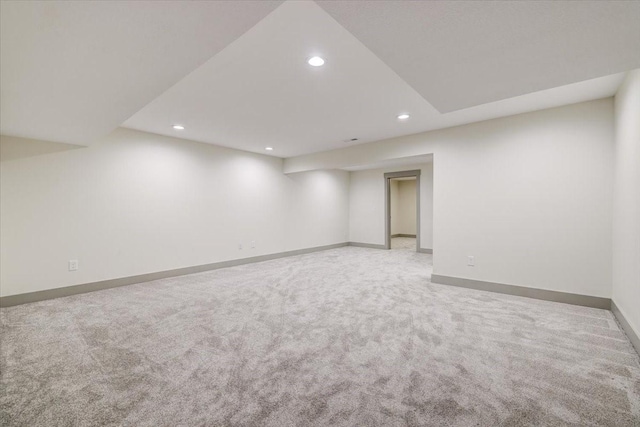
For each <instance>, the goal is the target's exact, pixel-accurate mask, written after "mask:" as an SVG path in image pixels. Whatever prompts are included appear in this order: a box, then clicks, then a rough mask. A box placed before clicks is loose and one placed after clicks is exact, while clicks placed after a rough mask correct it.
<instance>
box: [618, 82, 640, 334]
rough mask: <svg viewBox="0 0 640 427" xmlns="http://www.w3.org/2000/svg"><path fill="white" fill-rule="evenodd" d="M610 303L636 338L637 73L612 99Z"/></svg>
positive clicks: (639, 248) (639, 298)
mask: <svg viewBox="0 0 640 427" xmlns="http://www.w3.org/2000/svg"><path fill="white" fill-rule="evenodd" d="M615 129H616V132H615V135H616V138H615V161H614V190H613V194H614V196H613V289H612V299H613V301H614V302H615V303H616V305H617V306H618V308H619V309H620V311H621V312H622V314H623V315H624V316H625V318H626V319H627V321H628V322H629V324H630V325H631V327H632V328H634V330H635V333H636V335H637V336H640V70H635V71H632V72H630V73H629V74H628V76H627V78H626V80H625V82H624V83H623V85H622V86H621V87H620V90H619V91H618V93H617V95H616V97H615Z"/></svg>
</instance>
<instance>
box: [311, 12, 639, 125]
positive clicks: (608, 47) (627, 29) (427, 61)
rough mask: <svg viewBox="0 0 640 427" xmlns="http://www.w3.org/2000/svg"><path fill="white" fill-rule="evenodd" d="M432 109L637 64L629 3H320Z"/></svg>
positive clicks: (635, 20) (635, 24) (635, 26)
mask: <svg viewBox="0 0 640 427" xmlns="http://www.w3.org/2000/svg"><path fill="white" fill-rule="evenodd" d="M318 3H319V4H320V6H321V7H322V8H323V9H324V10H326V11H327V12H328V13H329V14H330V15H331V16H333V17H334V18H335V19H336V20H337V21H338V22H339V23H340V24H341V25H342V26H344V27H345V28H346V29H347V30H349V32H351V34H353V35H354V36H355V37H357V38H358V39H359V40H360V41H361V42H362V43H364V44H365V45H366V46H367V48H369V49H370V50H371V51H372V52H373V53H374V54H376V55H377V56H378V57H379V58H381V59H382V60H383V61H384V62H385V63H386V64H387V65H389V66H390V67H391V68H392V69H393V70H394V71H395V72H396V73H398V75H399V76H401V77H402V78H403V79H404V80H405V81H406V82H407V83H408V84H409V85H411V87H413V88H414V89H415V90H416V91H418V93H420V94H421V95H422V96H423V97H424V98H425V99H426V100H428V101H429V102H430V103H431V105H433V106H434V107H435V108H436V109H437V110H438V111H439V112H441V113H448V112H451V111H456V110H461V109H463V108H468V107H473V106H476V105H481V104H486V103H489V102H494V101H499V100H501V99H506V98H512V97H514V96H519V95H524V94H527V93H531V92H535V91H539V90H544V89H550V88H553V87H557V86H562V85H566V84H570V83H575V82H579V81H583V80H588V79H593V78H596V77H601V76H605V75H609V74H614V73H619V72H622V71H627V70H630V69H634V68H638V67H640V2H637V1H551V2H549V1H513V2H510V1H506V2H503V1H408V2H403V3H402V5H399V4H398V2H397V1H370V2H367V3H366V7H363V6H362V4H361V3H360V2H350V1H318Z"/></svg>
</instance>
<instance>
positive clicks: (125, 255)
mask: <svg viewBox="0 0 640 427" xmlns="http://www.w3.org/2000/svg"><path fill="white" fill-rule="evenodd" d="M3 143H4V142H3ZM9 143H11V142H9ZM32 154H33V153H32ZM0 174H1V176H0V200H1V203H0V206H1V208H0V209H1V210H0V239H1V240H0V246H1V248H2V253H1V257H0V263H1V267H2V268H1V279H0V280H1V282H0V289H1V295H3V296H7V295H14V294H20V293H25V292H32V291H39V290H44V289H51V288H57V287H62V286H69V285H75V284H81V283H87V282H93V281H99V280H106V279H113V278H118V277H126V276H132V275H137V274H144V273H150V272H158V271H164V270H171V269H175V268H181V267H188V266H194V265H201V264H208V263H213V262H218V261H226V260H231V259H238V258H246V257H251V256H257V255H264V254H271V253H277V252H282V251H288V250H294V249H300V248H310V247H315V246H320V245H326V244H333V243H342V242H345V241H347V237H348V236H347V234H348V232H347V226H348V208H349V204H348V198H349V194H348V192H349V173H348V172H344V171H313V172H308V173H300V174H293V175H284V174H283V173H282V159H279V158H275V157H269V156H264V155H258V154H252V153H247V152H242V151H236V150H231V149H226V148H221V147H216V146H212V145H208V144H201V143H196V142H191V141H185V140H181V139H175V138H168V137H163V136H159V135H153V134H148V133H143V132H136V131H132V130H127V129H118V130H116V131H115V132H114V133H113V134H111V135H110V136H108V137H107V138H105V139H104V140H102V141H100V142H99V143H96V144H94V145H92V146H91V147H86V148H79V149H72V150H67V151H60V152H56V153H49V154H45V155H39V156H30V157H21V158H16V157H15V156H14V157H12V158H10V159H6V160H4V161H2V162H1V163H0ZM251 242H255V248H253V249H252V248H251ZM239 244H242V246H243V247H242V249H239ZM71 259H78V260H79V265H80V269H79V270H78V271H76V272H69V271H68V264H67V263H68V260H71Z"/></svg>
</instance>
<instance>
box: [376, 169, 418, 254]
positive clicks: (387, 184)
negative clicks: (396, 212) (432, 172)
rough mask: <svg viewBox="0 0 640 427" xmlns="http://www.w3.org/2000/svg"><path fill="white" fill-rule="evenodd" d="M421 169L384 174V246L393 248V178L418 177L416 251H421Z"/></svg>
mask: <svg viewBox="0 0 640 427" xmlns="http://www.w3.org/2000/svg"><path fill="white" fill-rule="evenodd" d="M421 172H422V171H421V170H420V169H416V170H410V171H401V172H387V173H385V174H384V248H385V249H391V180H392V179H393V178H407V177H411V176H415V177H416V252H420V173H421Z"/></svg>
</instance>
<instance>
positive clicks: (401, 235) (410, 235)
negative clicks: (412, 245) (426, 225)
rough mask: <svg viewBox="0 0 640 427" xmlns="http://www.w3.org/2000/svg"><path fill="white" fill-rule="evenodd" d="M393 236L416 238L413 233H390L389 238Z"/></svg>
mask: <svg viewBox="0 0 640 427" xmlns="http://www.w3.org/2000/svg"><path fill="white" fill-rule="evenodd" d="M394 237H413V238H414V239H415V238H416V235H415V234H392V235H391V238H394Z"/></svg>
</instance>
